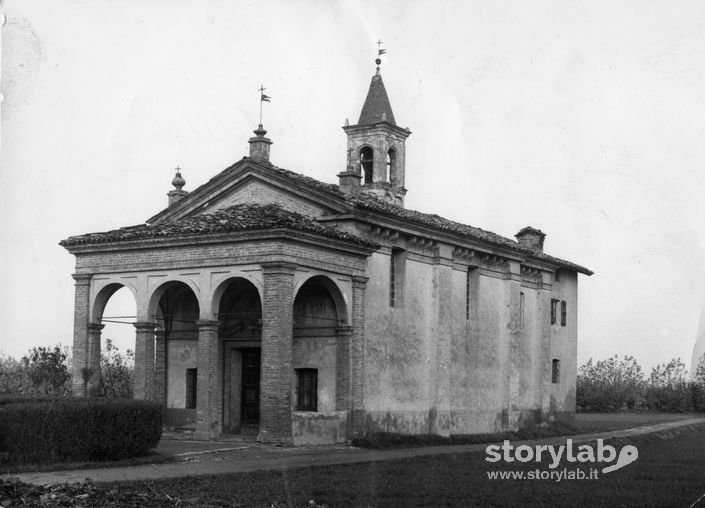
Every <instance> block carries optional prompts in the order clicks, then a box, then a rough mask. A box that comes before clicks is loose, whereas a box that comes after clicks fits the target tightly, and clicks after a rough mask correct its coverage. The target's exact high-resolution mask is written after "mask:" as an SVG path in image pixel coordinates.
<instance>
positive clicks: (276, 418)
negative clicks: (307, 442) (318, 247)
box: [258, 263, 295, 442]
mask: <svg viewBox="0 0 705 508" xmlns="http://www.w3.org/2000/svg"><path fill="white" fill-rule="evenodd" d="M262 268H263V269H264V291H263V298H262V360H261V361H262V370H261V380H260V425H259V429H260V430H259V436H258V440H260V441H269V442H272V441H275V442H276V441H279V442H290V441H291V439H292V436H291V410H292V399H291V394H292V390H293V383H292V379H293V372H292V369H293V367H292V346H293V314H294V287H293V286H294V271H295V265H292V264H289V263H266V264H264V265H263V266H262Z"/></svg>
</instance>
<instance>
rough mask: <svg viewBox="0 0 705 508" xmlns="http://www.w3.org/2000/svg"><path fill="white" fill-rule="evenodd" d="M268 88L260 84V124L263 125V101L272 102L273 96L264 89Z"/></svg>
mask: <svg viewBox="0 0 705 508" xmlns="http://www.w3.org/2000/svg"><path fill="white" fill-rule="evenodd" d="M265 90H266V88H265V87H264V85H260V86H259V124H260V125H262V103H263V102H271V100H272V98H271V97H270V96H269V95H267V94H265V93H264V91H265Z"/></svg>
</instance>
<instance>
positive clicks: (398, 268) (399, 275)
mask: <svg viewBox="0 0 705 508" xmlns="http://www.w3.org/2000/svg"><path fill="white" fill-rule="evenodd" d="M405 275H406V252H405V251H404V250H403V249H396V248H394V249H392V256H391V258H390V260H389V306H390V307H403V306H404V277H405Z"/></svg>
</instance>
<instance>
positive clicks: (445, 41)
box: [0, 0, 705, 368]
mask: <svg viewBox="0 0 705 508" xmlns="http://www.w3.org/2000/svg"><path fill="white" fill-rule="evenodd" d="M4 12H5V15H6V17H7V21H6V24H5V26H4V28H3V32H2V91H3V93H4V102H3V104H2V152H1V154H0V157H1V160H0V162H1V164H2V165H1V172H0V248H1V249H2V250H1V251H0V252H1V253H2V255H1V258H2V263H1V264H0V266H1V268H0V270H2V271H1V272H0V281H1V283H2V285H1V288H2V289H0V323H2V332H0V333H1V335H0V351H1V352H4V353H5V354H11V355H15V356H20V355H22V354H23V353H24V352H25V351H26V350H27V349H28V348H30V347H31V346H34V345H51V344H56V343H58V342H61V343H64V344H67V343H71V341H72V328H73V295H74V287H73V280H72V279H71V273H73V271H74V258H73V256H71V255H70V254H68V252H66V251H65V250H64V249H63V248H61V247H59V246H58V245H57V244H58V242H59V241H60V240H62V239H64V238H66V237H68V236H71V235H77V234H82V233H87V232H95V231H104V230H108V229H111V228H116V227H120V226H126V225H133V224H138V223H143V222H144V221H145V220H146V219H147V218H149V217H151V216H152V215H153V214H154V213H156V212H157V211H159V210H161V209H162V208H164V207H165V206H166V203H167V197H166V192H167V191H169V190H170V188H171V186H170V181H171V179H172V177H173V168H174V167H175V166H176V165H179V166H181V167H182V168H183V171H182V173H183V176H184V178H185V179H186V181H187V185H186V189H187V190H192V189H194V188H195V187H197V186H198V185H200V184H202V183H204V182H205V181H207V180H208V179H209V178H210V177H211V176H213V175H214V174H216V173H218V172H219V171H221V170H222V169H224V168H225V167H227V166H229V165H230V164H232V163H233V162H235V161H237V160H239V159H240V158H241V157H242V156H243V155H246V154H247V150H248V144H247V139H248V138H249V137H250V136H251V135H252V130H253V129H254V128H255V127H256V124H257V121H258V107H259V92H258V91H257V89H258V88H259V86H260V84H264V86H265V87H266V88H267V92H266V93H267V94H268V95H270V96H271V97H272V102H271V103H269V104H265V106H264V109H265V111H264V124H265V128H267V130H268V131H269V137H271V139H272V140H273V141H274V145H273V146H272V157H271V158H272V162H273V163H274V164H276V165H278V166H280V167H284V168H287V169H291V170H293V171H297V172H300V173H303V174H306V175H309V176H312V177H314V178H317V179H319V180H322V181H326V182H337V178H336V176H335V175H336V174H337V173H338V172H340V171H341V170H343V169H344V168H345V157H346V138H345V134H344V132H343V131H342V130H341V126H342V125H343V124H344V122H345V119H346V118H349V119H350V121H351V123H355V122H356V121H357V117H358V115H359V113H360V109H361V107H362V103H363V101H364V98H365V94H366V92H367V88H368V86H369V81H370V78H371V76H372V74H373V73H374V58H375V56H376V49H377V46H376V45H375V42H376V41H377V40H378V39H381V40H382V41H383V42H384V45H383V47H384V48H386V49H387V55H385V57H384V62H383V64H382V76H383V78H384V82H385V85H386V88H387V91H388V93H389V96H390V100H391V104H392V108H393V110H394V115H395V117H396V120H397V123H398V124H399V125H400V126H402V127H409V128H410V129H411V131H412V135H411V136H410V137H409V139H408V140H407V165H406V183H407V188H408V190H409V192H408V194H407V199H406V206H407V207H408V208H413V209H417V210H421V211H424V212H431V213H438V214H439V215H443V216H445V217H448V218H451V219H454V220H458V221H462V222H465V223H468V224H471V225H474V226H478V227H482V228H484V229H488V230H491V231H494V232H496V233H499V234H502V235H504V236H508V237H513V235H514V234H515V233H516V232H517V231H519V229H521V228H522V227H524V226H527V225H531V226H534V227H538V228H540V229H542V230H543V231H544V232H545V233H547V235H548V236H547V239H546V244H545V249H546V251H547V252H548V253H549V254H552V255H555V256H558V257H562V258H565V259H569V260H571V261H574V262H576V263H579V264H582V265H584V266H587V267H588V268H590V269H592V270H594V271H595V275H594V276H593V277H589V278H588V277H584V276H581V277H580V286H579V300H580V305H579V307H580V309H579V348H578V354H579V362H580V363H582V362H584V361H585V360H587V358H589V357H594V358H606V357H608V356H610V355H612V354H620V355H623V354H632V355H635V356H636V357H637V359H638V360H639V361H640V363H642V365H644V366H645V367H647V368H648V367H650V366H651V365H653V364H655V363H658V362H662V361H667V360H669V359H670V358H673V357H677V356H680V357H681V358H683V359H684V360H686V363H689V362H690V355H691V352H692V348H693V344H694V341H695V336H696V331H697V326H698V318H699V316H700V312H701V309H702V308H703V297H704V296H705V284H704V282H705V263H703V261H704V260H705V227H704V226H705V207H703V206H702V198H703V196H705V177H704V176H703V171H704V169H705V165H704V163H705V143H704V142H703V140H704V139H705V93H704V92H703V91H704V90H705V2H702V1H699V0H694V1H678V0H675V1H674V0H668V1H666V0H664V1H649V0H633V1H614V0H606V1H599V0H597V1H596V0H593V1H590V2H585V1H570V0H555V1H544V0H541V1H538V0H537V1H526V0H516V1H492V2H489V1H467V0H457V1H441V0H429V1H422V0H411V1H409V0H399V1H384V2H381V1H339V2H335V1H327V0H326V1H324V0H321V1H308V0H307V1H303V0H299V1H291V0H287V1H275V2H255V1H252V2H244V1H243V2H230V1H227V2H226V1H208V0H207V1H199V2H190V1H188V2H187V1H175V0H168V1H167V0H164V1H161V0H143V1H139V2H138V1H132V2H130V1H79V0H75V1H60V0H34V1H32V2H26V1H20V0H5V1H4ZM129 298H130V297H128V303H129ZM112 305H113V307H115V304H114V302H113V304H112ZM132 305H134V304H133V303H132ZM106 315H107V311H106ZM118 328H120V327H119V326H118ZM128 328H130V327H127V326H122V329H123V330H126V329H128ZM129 331H130V332H131V330H129ZM105 335H107V336H110V335H116V336H117V335H119V332H118V331H112V329H106V331H105Z"/></svg>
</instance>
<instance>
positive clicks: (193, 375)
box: [186, 369, 198, 409]
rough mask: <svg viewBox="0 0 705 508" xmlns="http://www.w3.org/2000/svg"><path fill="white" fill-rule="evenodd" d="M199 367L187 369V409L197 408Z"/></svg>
mask: <svg viewBox="0 0 705 508" xmlns="http://www.w3.org/2000/svg"><path fill="white" fill-rule="evenodd" d="M197 387H198V369H186V409H196V402H197V396H198V389H197Z"/></svg>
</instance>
